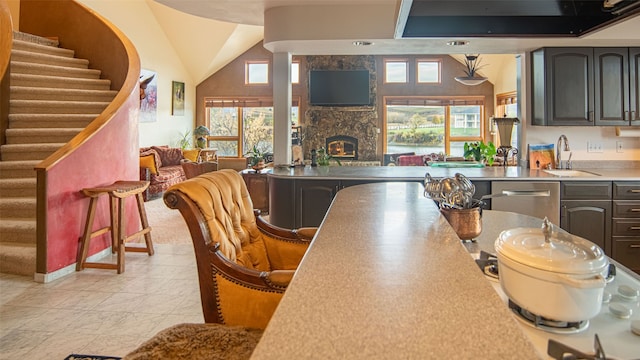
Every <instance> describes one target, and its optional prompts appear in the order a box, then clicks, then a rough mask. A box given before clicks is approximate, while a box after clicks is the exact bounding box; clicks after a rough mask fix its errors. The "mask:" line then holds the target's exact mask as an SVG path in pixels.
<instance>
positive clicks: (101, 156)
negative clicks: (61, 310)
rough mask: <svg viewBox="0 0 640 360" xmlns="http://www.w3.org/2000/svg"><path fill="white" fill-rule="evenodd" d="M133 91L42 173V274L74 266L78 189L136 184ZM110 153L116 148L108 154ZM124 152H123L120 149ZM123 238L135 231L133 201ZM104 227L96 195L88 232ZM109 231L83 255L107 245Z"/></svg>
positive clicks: (81, 217) (81, 215)
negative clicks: (44, 194) (44, 258)
mask: <svg viewBox="0 0 640 360" xmlns="http://www.w3.org/2000/svg"><path fill="white" fill-rule="evenodd" d="M139 103H140V101H139V93H138V88H137V87H136V88H135V91H133V92H132V93H131V94H130V95H129V97H128V99H127V101H126V103H125V105H124V106H123V107H122V108H120V110H119V111H118V112H117V113H116V114H115V115H114V118H113V119H112V120H111V121H110V122H109V123H108V124H107V125H105V127H104V128H102V129H100V130H99V131H98V132H96V134H95V135H94V136H93V137H92V138H91V139H89V140H88V141H87V142H86V143H85V144H83V145H81V146H80V147H79V148H78V149H76V151H74V152H73V153H71V154H70V155H69V156H67V157H66V158H65V159H63V160H62V161H60V162H59V163H58V164H56V165H55V166H54V167H53V168H51V169H50V170H49V171H48V173H47V190H46V191H47V212H48V217H47V273H50V272H53V271H56V270H59V269H62V268H64V267H66V266H68V265H71V264H74V263H75V262H76V261H77V258H78V252H79V248H80V247H79V244H80V243H79V241H80V238H81V237H82V233H83V231H84V225H85V221H86V217H87V211H88V208H89V198H87V197H85V196H84V195H83V194H82V192H81V191H82V189H84V188H88V187H96V186H103V185H109V184H111V183H113V182H115V181H117V180H139V177H140V172H139V155H138V153H139V147H138V121H137V120H136V119H137V116H138V112H139ZM114 149H117V151H116V150H114ZM123 149H126V151H123ZM125 213H126V217H127V219H126V222H127V234H131V233H133V232H135V231H137V230H138V229H139V228H140V219H139V216H138V209H137V206H136V202H135V198H134V197H129V198H127V199H126V209H125ZM108 225H109V197H108V196H102V197H101V199H100V201H99V202H98V209H97V213H96V218H95V221H94V226H93V230H96V229H99V228H101V227H105V226H108ZM110 239H111V238H110V236H109V233H107V234H105V235H101V236H99V237H95V238H93V240H92V241H91V246H90V248H89V255H92V254H95V253H97V252H99V251H101V250H103V249H105V248H107V247H108V246H109V245H110V244H111V240H110Z"/></svg>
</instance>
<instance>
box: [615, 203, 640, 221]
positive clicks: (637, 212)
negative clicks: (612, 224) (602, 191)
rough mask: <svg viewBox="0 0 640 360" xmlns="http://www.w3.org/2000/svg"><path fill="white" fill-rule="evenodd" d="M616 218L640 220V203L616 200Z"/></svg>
mask: <svg viewBox="0 0 640 360" xmlns="http://www.w3.org/2000/svg"><path fill="white" fill-rule="evenodd" d="M613 217H614V218H640V201H632V200H614V201H613Z"/></svg>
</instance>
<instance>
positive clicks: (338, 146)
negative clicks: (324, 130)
mask: <svg viewBox="0 0 640 360" xmlns="http://www.w3.org/2000/svg"><path fill="white" fill-rule="evenodd" d="M326 144H327V152H328V153H329V154H330V155H331V156H333V157H335V158H339V159H353V160H358V139H356V138H354V137H351V136H346V135H337V136H331V137H328V138H327V139H326Z"/></svg>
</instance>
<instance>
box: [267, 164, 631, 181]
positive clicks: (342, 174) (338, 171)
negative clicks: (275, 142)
mask: <svg viewBox="0 0 640 360" xmlns="http://www.w3.org/2000/svg"><path fill="white" fill-rule="evenodd" d="M574 170H583V171H585V172H587V173H585V174H584V175H587V176H571V177H568V176H554V175H551V174H549V173H546V172H545V171H544V170H537V169H529V168H526V167H520V166H507V167H500V166H492V167H485V168H434V167H430V166H362V167H359V166H316V167H311V166H304V167H292V168H291V167H278V168H274V169H268V170H266V171H265V172H266V173H269V174H271V175H270V176H273V177H278V178H309V179H317V180H322V179H343V180H362V179H378V180H380V179H383V180H390V181H391V180H393V181H416V180H421V179H423V178H424V175H425V173H427V172H428V173H429V174H431V176H433V177H435V178H442V177H453V176H454V175H455V173H461V174H463V175H465V176H466V177H468V178H470V179H478V180H534V181H535V180H545V181H549V180H552V181H612V180H619V181H638V180H640V168H586V169H580V168H574ZM589 173H590V174H592V175H589Z"/></svg>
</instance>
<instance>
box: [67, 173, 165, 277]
mask: <svg viewBox="0 0 640 360" xmlns="http://www.w3.org/2000/svg"><path fill="white" fill-rule="evenodd" d="M147 187H149V182H148V181H116V182H114V183H113V184H111V185H107V186H104V187H96V188H86V189H82V193H83V194H84V195H85V196H88V197H90V198H91V200H90V202H89V212H88V213H87V223H86V224H85V228H84V235H83V236H82V243H81V244H80V246H81V248H80V260H79V261H78V263H77V264H76V271H80V270H82V269H84V268H97V269H116V270H118V274H121V273H123V272H124V253H125V251H133V252H147V253H149V256H151V255H153V243H152V242H151V227H149V223H148V222H147V213H146V211H145V208H144V200H143V199H142V193H143V192H144V191H145V190H146V189H147ZM106 194H108V195H109V207H110V209H111V211H110V218H111V224H110V226H105V227H103V228H101V229H98V230H95V231H91V229H92V228H93V220H94V219H95V216H96V206H97V204H98V198H99V197H100V196H101V195H106ZM132 195H135V196H136V200H137V203H138V212H139V213H140V222H141V223H142V230H140V231H138V232H136V233H134V234H131V235H129V236H127V235H126V230H127V227H126V218H125V216H124V215H125V214H124V204H125V201H124V200H125V199H126V198H127V197H129V196H132ZM109 231H110V232H111V252H113V253H115V252H116V251H117V252H118V260H117V263H116V264H109V263H98V262H87V253H88V251H89V242H90V241H91V239H92V238H94V237H96V236H99V235H102V234H105V233H107V232H109ZM141 235H144V241H145V243H146V247H136V246H126V242H127V241H128V240H130V239H132V238H136V237H139V236H141Z"/></svg>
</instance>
